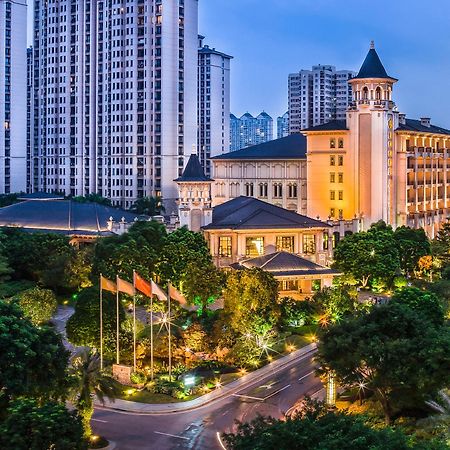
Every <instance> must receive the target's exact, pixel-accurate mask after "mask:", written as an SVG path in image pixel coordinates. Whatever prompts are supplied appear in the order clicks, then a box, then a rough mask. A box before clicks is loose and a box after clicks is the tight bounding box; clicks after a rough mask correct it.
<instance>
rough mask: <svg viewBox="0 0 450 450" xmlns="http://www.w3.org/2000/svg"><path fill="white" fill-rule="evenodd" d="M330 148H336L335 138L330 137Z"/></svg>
mask: <svg viewBox="0 0 450 450" xmlns="http://www.w3.org/2000/svg"><path fill="white" fill-rule="evenodd" d="M330 148H336V139H334V138H331V139H330Z"/></svg>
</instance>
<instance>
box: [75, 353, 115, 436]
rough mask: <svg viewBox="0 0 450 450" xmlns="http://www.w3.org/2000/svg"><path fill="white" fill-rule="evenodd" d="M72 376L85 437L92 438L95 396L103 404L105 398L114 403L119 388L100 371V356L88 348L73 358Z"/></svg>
mask: <svg viewBox="0 0 450 450" xmlns="http://www.w3.org/2000/svg"><path fill="white" fill-rule="evenodd" d="M71 374H72V375H73V376H74V379H75V382H76V388H75V395H74V397H75V402H74V403H75V406H76V409H77V411H78V414H79V415H80V417H81V420H82V422H83V427H84V436H85V438H86V439H90V437H91V436H92V428H91V418H92V414H93V413H94V396H96V397H97V398H98V399H99V400H100V401H101V402H102V403H103V404H104V402H105V398H108V399H109V400H112V401H114V398H115V397H116V394H117V393H118V392H117V388H116V385H115V383H114V380H113V379H112V378H111V377H108V376H106V375H104V374H103V373H102V371H101V370H100V355H99V354H98V353H97V352H96V351H92V350H91V349H89V348H87V347H83V348H81V349H80V350H79V351H78V352H77V353H76V354H75V355H74V356H73V358H72V367H71Z"/></svg>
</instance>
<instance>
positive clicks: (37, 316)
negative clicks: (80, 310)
mask: <svg viewBox="0 0 450 450" xmlns="http://www.w3.org/2000/svg"><path fill="white" fill-rule="evenodd" d="M16 301H17V304H18V305H19V306H20V309H21V310H22V311H23V313H24V315H25V317H28V319H30V321H31V323H32V324H33V325H41V324H43V323H46V322H48V321H49V320H50V319H51V318H52V316H53V314H54V313H55V311H56V308H57V306H58V302H57V301H56V296H55V294H54V293H53V291H51V290H50V289H41V288H38V287H35V288H32V289H27V290H26V291H23V292H21V293H20V294H19V296H18V298H17V300H16Z"/></svg>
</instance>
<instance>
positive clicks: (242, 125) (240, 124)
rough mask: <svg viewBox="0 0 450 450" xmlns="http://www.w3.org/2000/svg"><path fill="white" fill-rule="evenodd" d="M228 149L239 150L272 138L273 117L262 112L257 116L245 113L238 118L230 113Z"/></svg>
mask: <svg viewBox="0 0 450 450" xmlns="http://www.w3.org/2000/svg"><path fill="white" fill-rule="evenodd" d="M230 119H231V127H230V150H231V151H235V150H240V149H241V148H245V147H250V146H252V145H258V144H263V143H264V142H268V141H271V140H273V119H272V117H270V116H269V115H268V114H267V113H265V112H262V113H260V114H258V116H257V117H253V116H252V115H251V114H250V113H245V114H244V115H242V116H241V117H240V118H239V119H238V118H237V117H236V116H235V115H234V114H231V116H230Z"/></svg>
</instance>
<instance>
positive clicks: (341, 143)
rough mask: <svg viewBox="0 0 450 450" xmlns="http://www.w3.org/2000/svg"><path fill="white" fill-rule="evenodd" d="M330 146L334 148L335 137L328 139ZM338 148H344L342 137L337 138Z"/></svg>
mask: <svg viewBox="0 0 450 450" xmlns="http://www.w3.org/2000/svg"><path fill="white" fill-rule="evenodd" d="M330 148H336V139H335V138H331V139H330ZM338 148H344V139H342V138H339V139H338Z"/></svg>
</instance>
